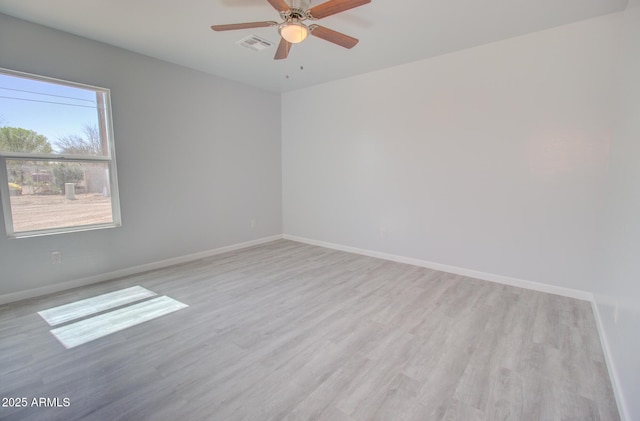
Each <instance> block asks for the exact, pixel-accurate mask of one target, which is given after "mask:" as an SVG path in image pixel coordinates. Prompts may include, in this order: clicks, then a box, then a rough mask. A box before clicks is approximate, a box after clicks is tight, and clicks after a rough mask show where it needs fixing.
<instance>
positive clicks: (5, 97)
mask: <svg viewBox="0 0 640 421" xmlns="http://www.w3.org/2000/svg"><path fill="white" fill-rule="evenodd" d="M0 98H4V99H15V100H16V101H29V102H42V103H44V104H55V105H68V106H69V107H82V108H92V109H94V110H95V109H96V107H95V106H93V107H92V106H90V105H80V104H67V103H65V102H53V101H41V100H39V99H26V98H15V97H11V96H0Z"/></svg>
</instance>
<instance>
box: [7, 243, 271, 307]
mask: <svg viewBox="0 0 640 421" xmlns="http://www.w3.org/2000/svg"><path fill="white" fill-rule="evenodd" d="M282 238H283V237H282V234H277V235H272V236H270V237H264V238H259V239H257V240H251V241H246V242H243V243H238V244H231V245H229V246H224V247H219V248H216V249H212V250H205V251H201V252H198V253H193V254H188V255H185V256H179V257H173V258H170V259H165V260H160V261H157V262H151V263H146V264H144V265H139V266H134V267H130V268H125V269H119V270H115V271H113V272H107V273H101V274H99V275H94V276H89V277H86V278H81V279H74V280H72V281H67V282H60V283H57V284H53V285H47V286H44V287H40V288H33V289H28V290H25V291H18V292H13V293H11V294H5V295H0V305H1V304H7V303H12V302H15V301H21V300H27V299H29V298H35V297H40V296H43V295H47V294H52V293H54V292H60V291H65V290H67V289H72V288H77V287H81V286H86V285H91V284H96V283H98V282H104V281H108V280H110V279H116V278H122V277H123V276H129V275H135V274H137V273H142V272H147V271H149V270H155V269H162V268H165V267H168V266H173V265H178V264H181V263H187V262H191V261H193V260H198V259H203V258H205V257H210V256H215V255H217V254H222V253H227V252H229V251H234V250H240V249H243V248H247V247H251V246H256V245H258V244H263V243H268V242H271V241H275V240H280V239H282Z"/></svg>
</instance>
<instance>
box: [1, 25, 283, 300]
mask: <svg viewBox="0 0 640 421" xmlns="http://www.w3.org/2000/svg"><path fill="white" fill-rule="evenodd" d="M0 67H5V68H10V69H14V70H20V71H25V72H30V73H36V74H41V75H45V76H50V77H56V78H60V79H66V80H71V81H75V82H81V83H86V84H90V85H97V86H102V87H106V88H109V89H111V100H112V108H113V120H114V134H115V143H116V160H117V168H118V178H119V188H120V201H121V210H122V222H123V226H122V227H121V228H115V229H104V230H97V231H87V232H79V233H70V234H60V235H53V236H47V237H36V238H24V239H13V240H8V239H7V238H6V236H5V235H0V278H1V282H0V296H2V295H5V294H11V293H15V292H17V291H23V290H28V289H33V288H41V287H47V286H51V285H53V284H55V283H59V282H65V281H73V280H76V279H82V278H85V277H89V276H92V275H97V274H102V273H106V272H112V271H117V270H120V269H123V268H130V267H134V266H138V265H143V264H147V263H150V262H156V261H160V260H163V259H167V258H173V257H177V256H184V255H188V254H192V253H197V252H202V251H206V250H211V249H215V248H218V247H221V246H227V245H231V244H236V243H241V242H245V241H250V240H254V239H259V238H263V237H267V236H271V235H275V234H280V233H281V232H282V223H281V219H282V216H281V215H282V210H281V203H282V202H281V151H280V137H281V136H280V96H279V95H277V94H274V93H269V92H266V91H260V90H257V89H255V88H250V87H247V86H244V85H241V84H237V83H234V82H230V81H227V80H224V79H221V78H218V77H215V76H211V75H206V74H204V73H199V72H195V71H192V70H189V69H186V68H183V67H179V66H176V65H172V64H168V63H166V62H162V61H159V60H155V59H152V58H149V57H145V56H142V55H138V54H135V53H131V52H128V51H125V50H121V49H118V48H115V47H112V46H108V45H105V44H101V43H97V42H94V41H90V40H87V39H84V38H80V37H76V36H73V35H70V34H67V33H63V32H59V31H56V30H52V29H48V28H44V27H42V26H38V25H34V24H31V23H27V22H24V21H20V20H17V19H14V18H11V17H8V16H6V15H0ZM251 219H256V220H257V226H256V227H255V228H254V229H251V227H250V220H251ZM51 250H60V251H62V253H63V264H61V265H55V266H53V265H51V262H50V258H49V253H50V251H51Z"/></svg>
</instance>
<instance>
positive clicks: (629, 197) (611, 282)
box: [594, 2, 640, 420]
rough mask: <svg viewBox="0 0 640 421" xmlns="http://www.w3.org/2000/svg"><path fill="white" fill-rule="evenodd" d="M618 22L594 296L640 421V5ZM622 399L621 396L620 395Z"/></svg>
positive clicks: (631, 415) (632, 416)
mask: <svg viewBox="0 0 640 421" xmlns="http://www.w3.org/2000/svg"><path fill="white" fill-rule="evenodd" d="M636 4H637V5H636V6H635V7H633V8H629V9H628V10H627V11H626V12H625V14H624V20H623V22H622V24H621V28H622V29H623V31H622V44H621V48H620V53H621V57H620V58H621V66H620V68H619V69H620V73H619V75H618V80H619V81H620V85H619V92H620V98H619V102H618V106H617V107H616V111H617V115H618V118H617V121H616V131H615V135H614V138H613V143H612V147H611V163H610V168H611V169H610V177H609V184H608V196H607V200H606V205H607V207H606V213H605V220H604V222H605V224H604V228H605V231H604V241H603V242H602V245H603V248H602V250H601V253H602V254H601V256H602V257H603V258H604V264H603V266H602V271H601V272H600V274H599V275H600V277H599V279H598V282H597V284H596V288H595V291H594V293H595V298H596V303H597V306H598V310H599V314H600V318H601V321H602V326H603V327H604V331H605V333H606V344H607V345H608V348H609V352H610V355H611V357H612V360H613V362H614V365H615V367H616V370H615V372H616V373H617V379H616V381H617V382H618V385H619V387H620V389H622V390H624V391H626V392H627V393H626V394H625V396H626V402H623V406H624V407H625V408H626V409H627V412H628V419H629V420H639V419H640V401H639V400H638V399H635V397H636V396H637V394H638V391H639V390H640V357H639V355H640V335H638V327H639V326H640V77H639V76H638V75H640V42H639V41H640V4H639V3H638V2H636ZM623 399H624V398H623Z"/></svg>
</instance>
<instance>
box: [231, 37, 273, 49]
mask: <svg viewBox="0 0 640 421" xmlns="http://www.w3.org/2000/svg"><path fill="white" fill-rule="evenodd" d="M236 44H238V45H242V46H243V47H246V48H248V49H250V50H253V51H262V50H265V49H267V48H269V47H271V46H272V45H273V43H272V42H271V41H267V40H266V39H264V38H260V37H259V36H257V35H256V34H253V35H249V36H248V37H244V38H242V39H241V40H240V41H237V42H236Z"/></svg>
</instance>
